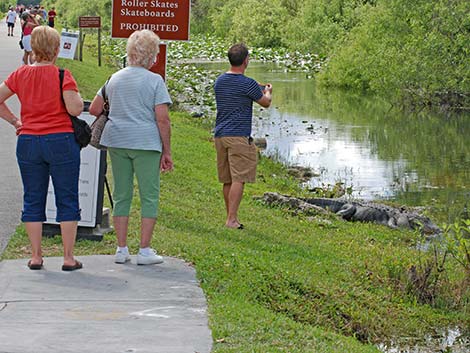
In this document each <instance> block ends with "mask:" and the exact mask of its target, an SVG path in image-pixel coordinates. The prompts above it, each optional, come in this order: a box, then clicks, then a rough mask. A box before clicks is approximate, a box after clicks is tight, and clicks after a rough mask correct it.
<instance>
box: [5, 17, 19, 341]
mask: <svg viewBox="0 0 470 353" xmlns="http://www.w3.org/2000/svg"><path fill="white" fill-rule="evenodd" d="M20 29H21V28H20V25H19V23H17V24H16V26H15V33H14V35H15V36H14V37H8V36H7V26H6V23H5V19H4V18H3V19H2V20H1V21H0V82H3V81H4V80H5V79H6V78H7V77H8V75H9V74H10V73H11V72H12V71H14V70H15V69H16V68H18V67H19V66H20V65H21V57H22V55H23V51H22V50H21V49H20V47H19V45H18V41H19V40H20V34H19V33H20ZM7 104H8V106H9V107H10V109H11V110H12V111H13V112H14V113H15V114H17V115H19V111H20V105H19V102H18V100H17V99H16V96H15V97H12V98H10V99H9V100H8V101H7ZM15 147H16V135H15V129H14V128H13V126H11V125H9V124H8V123H7V122H5V121H4V120H3V119H0V254H1V253H2V252H3V250H4V249H5V247H6V246H7V243H8V240H9V239H10V236H11V235H12V234H13V233H14V232H15V228H16V227H17V226H18V224H19V223H20V217H21V208H22V185H21V179H20V175H19V171H18V165H17V164H16V157H15ZM0 349H1V347H0Z"/></svg>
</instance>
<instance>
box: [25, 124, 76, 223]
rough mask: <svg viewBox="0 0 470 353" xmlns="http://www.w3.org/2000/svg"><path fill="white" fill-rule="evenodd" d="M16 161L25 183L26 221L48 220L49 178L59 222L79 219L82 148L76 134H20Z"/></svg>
mask: <svg viewBox="0 0 470 353" xmlns="http://www.w3.org/2000/svg"><path fill="white" fill-rule="evenodd" d="M16 158H17V160H18V165H19V167H20V173H21V179H22V181H23V192H24V195H23V203H24V204H23V213H22V216H21V220H22V221H23V222H44V221H46V200H47V193H48V188H49V176H50V177H51V178H52V184H53V186H54V194H55V203H56V208H57V217H56V221H57V222H63V221H79V220H80V208H79V203H78V181H79V179H78V178H79V174H80V146H79V145H78V144H77V142H76V141H75V138H74V135H73V133H57V134H48V135H20V136H18V142H17V145H16Z"/></svg>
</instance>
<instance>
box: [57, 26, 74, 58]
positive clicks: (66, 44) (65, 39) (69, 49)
mask: <svg viewBox="0 0 470 353" xmlns="http://www.w3.org/2000/svg"><path fill="white" fill-rule="evenodd" d="M78 36H79V33H78V32H62V33H61V34H60V48H59V49H60V50H59V58H64V59H72V60H73V58H74V57H75V51H76V50H77V44H78Z"/></svg>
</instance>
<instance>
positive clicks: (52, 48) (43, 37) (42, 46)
mask: <svg viewBox="0 0 470 353" xmlns="http://www.w3.org/2000/svg"><path fill="white" fill-rule="evenodd" d="M59 46H60V35H59V32H57V31H56V30H55V29H54V28H51V27H48V26H38V27H35V28H34V29H33V32H32V33H31V47H32V48H33V53H34V55H35V57H36V61H38V62H41V61H52V60H54V58H55V56H56V54H57V50H58V49H59Z"/></svg>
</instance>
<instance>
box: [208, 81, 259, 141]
mask: <svg viewBox="0 0 470 353" xmlns="http://www.w3.org/2000/svg"><path fill="white" fill-rule="evenodd" d="M214 91H215V100H216V103H217V117H216V121H215V130H214V135H215V137H223V136H250V135H251V121H252V117H253V101H258V100H260V99H261V98H262V97H263V92H262V91H261V88H260V86H259V85H258V83H257V82H256V81H255V80H253V79H252V78H249V77H246V76H245V75H242V74H232V73H228V72H226V73H224V74H222V75H220V76H219V77H218V78H217V80H216V81H215V84H214Z"/></svg>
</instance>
